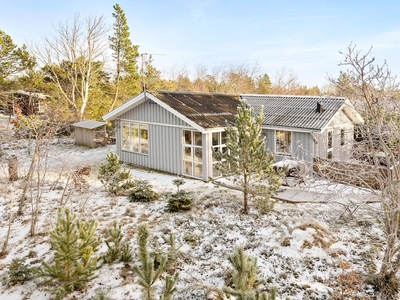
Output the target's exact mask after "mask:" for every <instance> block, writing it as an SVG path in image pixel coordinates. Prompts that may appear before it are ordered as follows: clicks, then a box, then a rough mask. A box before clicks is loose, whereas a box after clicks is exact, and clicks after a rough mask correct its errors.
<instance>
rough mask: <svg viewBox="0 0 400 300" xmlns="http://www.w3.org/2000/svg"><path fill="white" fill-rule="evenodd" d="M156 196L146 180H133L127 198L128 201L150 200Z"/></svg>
mask: <svg viewBox="0 0 400 300" xmlns="http://www.w3.org/2000/svg"><path fill="white" fill-rule="evenodd" d="M157 198H158V195H157V193H156V192H155V191H153V186H152V185H151V184H150V182H149V181H147V180H134V181H133V187H132V188H131V189H130V190H129V194H128V199H129V201H130V202H150V201H153V200H155V199H157Z"/></svg>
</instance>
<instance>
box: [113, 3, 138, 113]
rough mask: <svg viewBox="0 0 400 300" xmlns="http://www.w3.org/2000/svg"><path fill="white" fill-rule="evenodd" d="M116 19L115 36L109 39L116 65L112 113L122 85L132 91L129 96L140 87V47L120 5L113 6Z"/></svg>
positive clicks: (114, 25) (129, 91)
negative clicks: (131, 35) (136, 82)
mask: <svg viewBox="0 0 400 300" xmlns="http://www.w3.org/2000/svg"><path fill="white" fill-rule="evenodd" d="M113 8H114V13H113V14H112V16H113V17H114V18H115V22H114V24H113V29H114V35H113V36H110V37H109V41H110V48H111V49H112V50H113V51H114V53H113V57H114V60H115V63H116V72H115V94H114V100H113V103H112V104H111V107H110V109H109V111H111V110H112V109H113V108H114V106H115V104H116V102H117V100H118V97H119V92H120V87H121V84H124V83H126V86H127V87H128V88H129V89H130V90H128V91H127V92H128V94H130V95H133V94H134V93H136V92H137V89H138V86H137V84H135V81H137V80H138V79H139V74H138V68H137V58H138V57H139V52H138V49H139V46H138V45H133V44H132V41H131V39H130V33H129V26H128V23H127V20H126V16H125V12H124V11H123V10H122V8H121V6H119V4H115V5H114V6H113Z"/></svg>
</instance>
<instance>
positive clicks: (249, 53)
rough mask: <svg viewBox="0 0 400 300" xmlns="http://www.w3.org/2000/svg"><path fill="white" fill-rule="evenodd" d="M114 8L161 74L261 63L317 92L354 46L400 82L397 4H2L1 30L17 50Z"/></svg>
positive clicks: (11, 0)
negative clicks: (55, 29)
mask: <svg viewBox="0 0 400 300" xmlns="http://www.w3.org/2000/svg"><path fill="white" fill-rule="evenodd" d="M116 3H118V4H120V6H121V7H122V9H123V10H124V11H125V14H126V16H127V19H128V25H129V27H130V31H131V39H132V42H133V43H134V44H137V45H139V46H140V48H139V51H140V52H141V53H144V52H146V53H162V54H165V55H164V56H155V57H154V59H155V65H156V67H158V68H159V69H161V70H163V71H165V72H168V71H169V70H170V69H171V67H172V66H174V65H175V66H177V67H179V66H182V65H184V64H186V65H187V68H188V69H189V70H191V69H193V68H194V67H195V65H196V64H199V63H202V64H203V65H206V66H208V67H209V69H210V70H211V69H212V67H213V66H216V65H222V64H234V65H235V64H242V63H247V64H249V65H254V64H255V63H256V62H258V63H259V64H260V65H261V66H262V69H263V71H264V72H265V73H268V74H269V75H270V76H271V75H273V74H274V73H275V72H276V70H277V69H282V68H287V69H292V70H293V71H294V72H295V73H296V74H297V75H298V77H299V81H300V82H301V83H302V84H304V85H308V86H312V85H316V84H318V85H320V86H322V85H324V84H325V83H327V81H326V76H327V74H329V75H334V76H337V75H338V74H339V70H340V69H339V67H338V66H337V65H338V63H339V62H340V61H341V59H342V57H341V55H340V54H339V53H338V51H339V50H341V51H345V50H346V49H347V46H348V45H349V44H350V42H353V43H354V44H357V45H358V47H359V48H360V49H365V50H367V49H369V47H370V46H373V54H374V56H376V57H377V59H378V60H380V61H383V60H384V59H386V60H387V62H388V64H389V66H390V68H391V69H392V71H393V72H394V73H395V74H397V75H400V1H399V0H396V1H395V0H393V1H387V0H381V1H371V0H337V1H323V0H320V1H312V0H305V1H301V0H298V1H294V0H291V1H289V0H287V1H284V0H281V1H279V0H275V1H267V0H265V1H262V0H247V1H238V0H230V1H229V0H202V1H196V0H143V1H137V0H121V1H108V0H97V1H95V0H80V1H77V0H68V1H66V0H46V1H43V0H0V29H1V30H3V31H5V32H6V33H7V34H9V35H11V37H12V38H13V40H14V42H15V43H17V44H19V45H21V44H23V43H29V42H30V41H38V40H40V38H41V37H43V36H44V35H46V34H50V33H52V31H53V28H52V25H53V24H57V23H59V22H60V21H65V20H67V19H72V18H73V17H74V15H75V13H79V14H80V15H81V16H82V17H85V16H88V15H95V16H100V15H104V16H105V17H106V20H107V22H108V23H109V24H110V25H111V24H112V23H113V18H112V13H113V11H114V10H113V8H112V6H113V5H114V4H116ZM110 34H111V33H110ZM271 77H272V76H271Z"/></svg>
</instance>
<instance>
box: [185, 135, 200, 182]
mask: <svg viewBox="0 0 400 300" xmlns="http://www.w3.org/2000/svg"><path fill="white" fill-rule="evenodd" d="M182 140H183V141H182V144H183V174H185V175H189V176H193V177H199V178H202V177H203V137H202V133H201V132H198V131H191V130H184V131H183V137H182Z"/></svg>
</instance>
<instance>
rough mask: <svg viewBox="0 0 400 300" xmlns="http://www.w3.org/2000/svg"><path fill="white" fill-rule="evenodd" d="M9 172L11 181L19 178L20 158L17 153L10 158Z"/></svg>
mask: <svg viewBox="0 0 400 300" xmlns="http://www.w3.org/2000/svg"><path fill="white" fill-rule="evenodd" d="M8 173H9V180H10V181H11V182H12V181H16V180H17V179H18V158H17V157H16V156H15V155H11V157H10V159H9V160H8Z"/></svg>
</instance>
